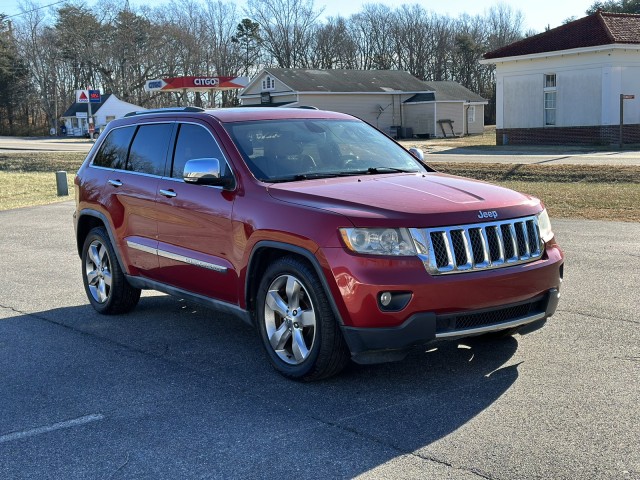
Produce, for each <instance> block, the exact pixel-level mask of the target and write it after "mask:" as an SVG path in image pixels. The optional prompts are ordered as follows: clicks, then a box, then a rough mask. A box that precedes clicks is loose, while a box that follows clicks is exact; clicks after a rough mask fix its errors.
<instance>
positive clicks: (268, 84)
mask: <svg viewBox="0 0 640 480" xmlns="http://www.w3.org/2000/svg"><path fill="white" fill-rule="evenodd" d="M274 88H276V79H275V78H273V77H270V76H268V77H265V79H264V80H262V90H273V89H274Z"/></svg>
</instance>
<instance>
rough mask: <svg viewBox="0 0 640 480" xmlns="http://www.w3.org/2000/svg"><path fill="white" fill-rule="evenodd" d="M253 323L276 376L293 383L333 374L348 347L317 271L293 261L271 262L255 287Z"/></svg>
mask: <svg viewBox="0 0 640 480" xmlns="http://www.w3.org/2000/svg"><path fill="white" fill-rule="evenodd" d="M257 300H258V302H257V310H256V323H257V326H258V332H259V334H260V338H261V340H262V344H263V346H264V348H265V350H266V352H267V356H268V358H269V360H270V362H271V364H272V365H273V366H274V367H275V369H276V370H278V372H280V373H281V374H282V375H284V376H285V377H288V378H292V379H295V380H304V381H311V380H319V379H321V378H327V377H330V376H332V375H336V374H337V373H339V372H340V371H342V369H344V367H345V366H346V365H347V363H348V362H349V358H350V354H349V349H348V348H347V345H346V343H345V341H344V338H343V337H342V333H341V332H340V328H339V326H338V323H337V321H336V318H335V316H334V314H333V310H332V309H331V305H330V304H329V301H328V299H327V296H326V294H325V291H324V288H323V287H322V284H321V283H320V280H319V279H318V276H317V275H316V273H315V272H314V271H313V270H312V269H311V268H310V267H309V266H308V264H307V263H305V262H303V261H301V260H299V259H297V258H294V257H282V258H280V259H278V260H276V261H275V262H274V263H273V264H272V265H271V266H269V268H268V269H267V271H266V272H265V274H264V277H263V278H262V281H261V282H260V287H259V289H258V298H257Z"/></svg>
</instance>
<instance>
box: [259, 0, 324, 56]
mask: <svg viewBox="0 0 640 480" xmlns="http://www.w3.org/2000/svg"><path fill="white" fill-rule="evenodd" d="M247 14H248V15H249V16H250V17H251V18H253V19H254V20H255V21H256V22H258V23H259V24H260V27H261V28H262V31H263V39H264V43H263V45H264V48H265V50H266V51H267V53H268V54H269V55H270V56H271V58H273V60H274V62H275V63H276V65H277V66H278V67H281V68H296V67H304V66H306V65H308V64H309V63H310V62H309V53H310V52H309V45H310V43H311V41H310V40H311V34H312V33H313V32H314V31H315V25H316V21H317V20H318V17H319V16H320V15H321V14H322V10H316V9H315V6H314V2H313V0H249V1H248V2H247Z"/></svg>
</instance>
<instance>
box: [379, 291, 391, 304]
mask: <svg viewBox="0 0 640 480" xmlns="http://www.w3.org/2000/svg"><path fill="white" fill-rule="evenodd" d="M392 298H393V297H392V296H391V293H390V292H383V293H381V294H380V305H382V306H383V307H388V306H389V304H390V303H391V300H392Z"/></svg>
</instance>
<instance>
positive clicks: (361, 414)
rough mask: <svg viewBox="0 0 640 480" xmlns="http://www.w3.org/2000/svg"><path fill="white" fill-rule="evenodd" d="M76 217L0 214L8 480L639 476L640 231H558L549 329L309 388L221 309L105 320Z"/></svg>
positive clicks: (576, 226) (607, 227) (0, 426)
mask: <svg viewBox="0 0 640 480" xmlns="http://www.w3.org/2000/svg"><path fill="white" fill-rule="evenodd" d="M72 211H73V204H72V203H70V202H64V203H59V204H54V205H49V206H44V207H34V208H25V209H18V210H10V211H5V212H0V225H2V228H0V246H1V248H0V279H1V281H0V398H1V403H0V405H1V407H0V412H1V414H0V478H7V479H9V478H11V479H19V478H55V479H60V478H64V479H75V478H110V479H117V478H136V479H145V478H149V479H161V478H167V479H175V478H284V479H288V478H296V479H304V478H348V477H361V478H393V479H396V478H398V479H400V478H434V479H440V478H445V479H479V478H480V479H496V480H497V479H538V478H544V479H550V478H553V479H577V478H580V479H583V478H584V479H640V449H639V448H638V445H640V428H638V427H639V426H640V333H639V328H638V325H639V324H640V318H639V313H640V289H639V288H638V285H639V284H640V225H639V224H632V223H613V222H595V221H582V220H580V221H578V220H562V221H560V220H557V221H555V222H554V228H555V231H556V234H557V236H558V237H559V241H560V242H561V245H562V246H563V247H564V249H565V253H566V267H565V282H564V285H563V289H562V298H561V303H560V306H559V311H558V312H557V314H556V315H555V316H554V317H553V318H552V319H551V320H550V321H549V322H548V324H547V325H546V326H545V327H544V328H543V329H541V330H539V331H536V332H534V333H531V334H529V335H526V336H520V335H517V336H515V337H514V338H509V339H506V340H502V341H498V342H480V341H477V340H476V341H467V342H466V343H465V344H460V345H458V344H447V345H445V346H441V347H440V348H438V349H437V350H435V351H430V349H420V350H417V351H416V352H414V353H413V354H411V355H410V356H409V357H408V358H407V359H406V360H405V361H403V362H399V363H393V364H386V365H379V366H367V367H364V366H356V365H353V366H351V367H349V368H348V369H347V371H346V372H344V373H343V374H342V375H340V376H338V377H335V378H332V379H330V380H327V381H323V382H317V383H313V384H300V383H296V382H292V381H288V380H285V379H284V378H282V377H280V376H279V375H278V374H277V373H276V372H275V371H273V370H272V369H271V368H270V366H269V365H268V363H267V360H266V357H265V355H264V354H263V352H262V350H261V348H262V347H261V345H260V343H259V340H258V337H257V335H256V333H255V332H254V331H253V330H252V329H251V328H250V327H248V326H246V325H245V324H243V323H241V322H239V321H237V320H235V319H233V318H231V317H228V316H226V315H223V314H220V313H217V312H214V311H211V310H207V309H203V308H200V307H198V306H194V305H190V304H188V303H185V302H184V301H181V300H179V299H175V298H173V297H168V296H165V295H160V294H157V293H145V294H143V298H142V300H141V302H140V304H139V306H138V308H137V309H136V310H134V312H132V313H130V314H128V315H122V316H115V317H104V316H99V315H98V314H96V313H95V312H94V311H93V310H92V308H91V307H90V306H89V305H88V302H87V300H86V298H85V295H84V291H83V287H82V281H81V277H80V260H79V258H78V256H77V253H76V250H75V245H74V239H73V227H72V223H71V213H72ZM425 350H428V351H425Z"/></svg>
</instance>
